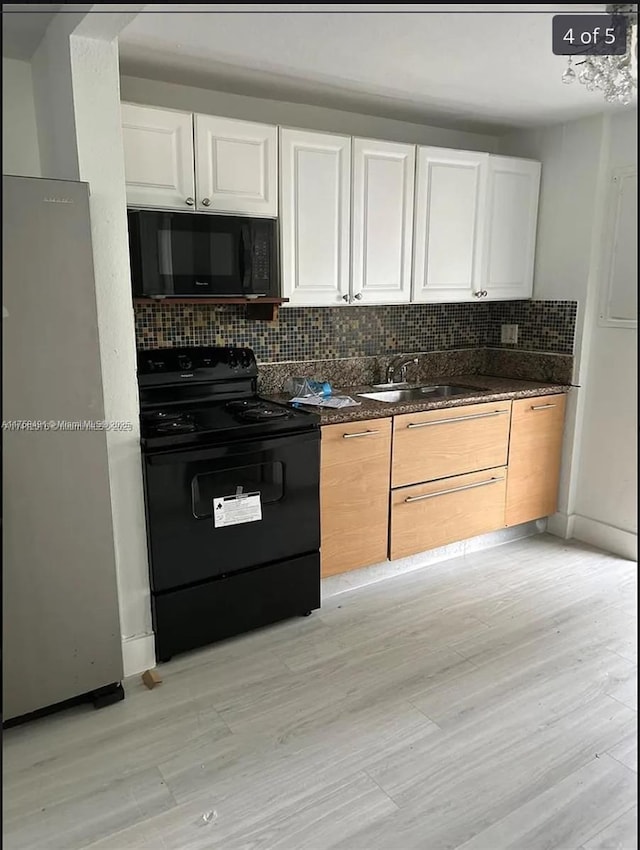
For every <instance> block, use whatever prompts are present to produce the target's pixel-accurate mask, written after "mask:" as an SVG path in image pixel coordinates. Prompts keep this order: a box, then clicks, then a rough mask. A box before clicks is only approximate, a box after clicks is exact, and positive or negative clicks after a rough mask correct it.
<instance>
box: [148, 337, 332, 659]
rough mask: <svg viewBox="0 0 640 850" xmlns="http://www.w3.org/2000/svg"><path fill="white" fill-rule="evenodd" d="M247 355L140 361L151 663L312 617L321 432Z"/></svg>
mask: <svg viewBox="0 0 640 850" xmlns="http://www.w3.org/2000/svg"><path fill="white" fill-rule="evenodd" d="M257 374H258V370H257V365H256V360H255V356H254V354H253V352H252V351H251V350H250V349H248V348H232V347H227V348H212V347H207V348H172V349H158V350H154V351H141V352H139V353H138V386H139V392H140V419H141V422H140V428H141V444H142V457H143V467H144V484H145V507H146V520H147V541H148V550H149V570H150V578H151V592H152V612H153V622H154V631H155V637H156V656H157V658H158V660H159V661H166V660H167V659H168V658H170V657H171V656H172V655H174V654H176V653H178V652H183V651H185V650H188V649H193V648H195V647H198V646H202V645H204V644H207V643H211V642H213V641H215V640H220V639H222V638H225V637H229V636H231V635H234V634H238V633H240V632H244V631H247V630H249V629H252V628H256V627H258V626H262V625H266V624H267V623H272V622H275V621H276V620H280V619H284V618H286V617H290V616H295V615H300V614H307V613H309V612H310V611H312V610H313V609H315V608H318V607H320V555H319V548H320V508H319V466H320V422H319V417H318V416H317V415H316V414H315V413H312V412H308V411H304V410H298V409H293V408H289V407H286V406H283V405H278V404H275V403H273V402H270V401H267V400H265V399H263V398H260V396H258V394H257V391H256V384H257Z"/></svg>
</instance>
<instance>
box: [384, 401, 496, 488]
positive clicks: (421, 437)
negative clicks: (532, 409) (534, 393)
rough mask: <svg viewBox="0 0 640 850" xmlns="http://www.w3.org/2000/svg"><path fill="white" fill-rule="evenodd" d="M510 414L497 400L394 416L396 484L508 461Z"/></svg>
mask: <svg viewBox="0 0 640 850" xmlns="http://www.w3.org/2000/svg"><path fill="white" fill-rule="evenodd" d="M510 413H511V402H510V401H498V402H486V403H482V404H469V405H465V406H464V407H454V408H451V407H450V408H446V409H444V410H430V411H428V412H426V413H405V414H403V415H402V416H396V417H394V420H393V463H392V467H391V486H392V487H403V486H405V485H407V484H417V483H418V482H420V481H432V480H434V479H436V478H448V477H450V476H452V475H460V474H463V473H466V472H473V471H475V470H479V469H491V468H493V467H495V466H505V465H506V463H507V452H508V448H509V421H510Z"/></svg>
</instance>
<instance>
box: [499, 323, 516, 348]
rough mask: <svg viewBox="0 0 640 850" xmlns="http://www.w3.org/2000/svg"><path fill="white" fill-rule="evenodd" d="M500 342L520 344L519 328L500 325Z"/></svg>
mask: <svg viewBox="0 0 640 850" xmlns="http://www.w3.org/2000/svg"><path fill="white" fill-rule="evenodd" d="M500 342H503V343H506V344H507V345H515V344H516V343H517V342H518V326H517V325H500Z"/></svg>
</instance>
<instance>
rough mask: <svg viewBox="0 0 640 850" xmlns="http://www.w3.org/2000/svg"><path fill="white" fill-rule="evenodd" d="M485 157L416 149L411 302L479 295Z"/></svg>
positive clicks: (450, 151)
mask: <svg viewBox="0 0 640 850" xmlns="http://www.w3.org/2000/svg"><path fill="white" fill-rule="evenodd" d="M488 160H489V155H488V154H486V153H474V152H473V151H457V150H447V149H445V148H426V147H420V148H418V164H417V177H416V215H415V233H414V243H415V247H414V280H413V292H412V301H474V300H477V299H478V298H480V297H482V296H481V295H480V293H481V291H482V288H483V287H482V285H481V275H482V262H481V259H482V256H481V255H482V246H483V224H484V212H485V207H486V188H487V170H488ZM475 293H477V294H475Z"/></svg>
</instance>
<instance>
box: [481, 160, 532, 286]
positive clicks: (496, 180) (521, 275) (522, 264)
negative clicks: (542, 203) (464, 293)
mask: <svg viewBox="0 0 640 850" xmlns="http://www.w3.org/2000/svg"><path fill="white" fill-rule="evenodd" d="M540 168H541V166H540V163H539V162H533V161H532V160H528V159H513V158H511V157H503V156H490V157H489V190H488V202H487V212H486V230H485V248H484V254H483V266H484V267H483V274H482V278H483V284H482V285H483V289H484V290H486V292H487V298H488V299H494V300H496V299H509V298H512V299H515V298H531V293H532V289H533V262H534V254H535V245H536V223H537V219H538V194H539V191H540Z"/></svg>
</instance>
